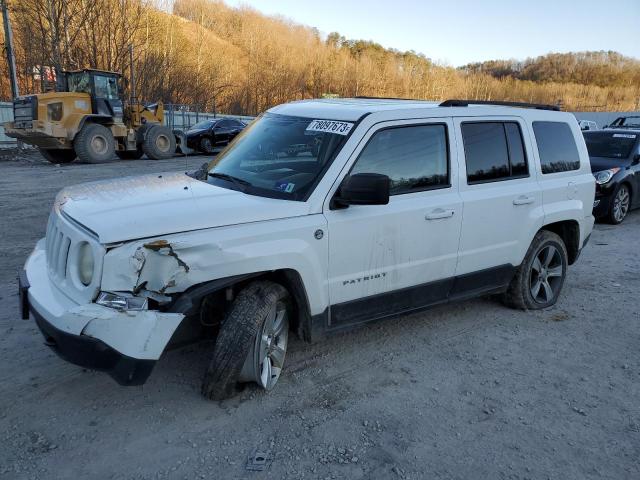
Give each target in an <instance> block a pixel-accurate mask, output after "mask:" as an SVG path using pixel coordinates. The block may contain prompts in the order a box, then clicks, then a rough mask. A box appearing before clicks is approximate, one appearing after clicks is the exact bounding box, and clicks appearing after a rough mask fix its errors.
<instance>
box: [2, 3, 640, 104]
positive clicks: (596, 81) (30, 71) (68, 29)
mask: <svg viewBox="0 0 640 480" xmlns="http://www.w3.org/2000/svg"><path fill="white" fill-rule="evenodd" d="M157 1H158V0H156V2H157ZM10 8H11V11H12V23H13V30H14V36H15V43H16V60H17V66H18V76H19V84H20V91H21V93H32V92H38V91H41V90H42V89H43V88H46V85H45V82H44V81H43V80H42V79H40V78H39V77H38V75H35V76H34V72H36V73H38V72H39V71H40V67H41V66H51V67H57V68H59V69H77V68H82V67H93V68H102V69H109V70H115V71H122V72H125V73H126V74H127V75H128V69H129V61H128V52H127V48H128V45H129V44H133V45H134V52H135V66H136V72H137V77H138V82H137V83H138V93H139V94H140V96H141V97H142V98H143V99H144V100H146V101H154V100H156V99H161V100H164V101H165V102H173V103H188V104H197V105H200V108H202V109H207V110H212V109H213V108H216V109H217V110H218V111H224V112H229V113H244V114H255V113H258V112H261V111H263V110H265V109H266V108H268V107H270V106H272V105H275V104H278V103H282V102H286V101H290V100H294V99H301V98H311V97H320V96H323V95H338V96H343V97H348V96H356V95H368V96H388V97H406V98H421V99H429V100H441V99H445V98H475V99H483V100H487V99H490V100H515V101H528V102H540V103H556V102H558V101H559V100H560V101H562V103H563V106H564V108H566V109H569V110H634V109H639V108H640V62H639V61H638V60H635V59H631V58H626V57H624V56H622V55H620V54H618V53H615V52H581V53H568V54H549V55H546V56H543V57H539V58H536V59H527V60H524V61H512V60H508V61H504V60H496V61H491V62H484V63H478V64H471V65H467V66H466V67H463V68H460V69H455V68H451V67H446V66H442V65H437V64H434V63H433V62H432V61H431V60H430V59H429V58H428V57H426V56H425V55H423V54H418V53H415V52H412V51H411V52H400V51H396V50H392V49H385V48H383V47H382V46H380V45H378V44H376V43H374V42H371V41H362V40H348V39H345V38H344V37H342V36H341V35H340V34H338V33H331V34H329V35H327V36H326V38H325V37H323V36H321V35H320V33H319V32H318V31H317V30H315V29H313V28H310V27H306V26H302V25H298V24H295V23H292V22H291V21H289V20H286V19H284V18H279V17H268V16H265V15H263V14H261V13H259V12H257V11H255V10H252V9H250V8H246V7H241V8H238V9H236V8H231V7H229V6H227V5H226V4H224V3H223V2H222V1H214V0H175V2H173V15H171V14H168V13H166V12H163V11H161V10H158V9H157V8H156V4H155V3H153V2H152V0H96V1H87V0H12V1H10ZM436 48H437V46H434V52H433V54H434V56H437V51H435V49H436ZM0 64H1V66H2V67H1V69H0V96H1V97H2V98H3V99H8V98H9V97H10V94H9V85H8V80H7V74H6V70H7V69H6V62H5V61H2V62H1V63H0Z"/></svg>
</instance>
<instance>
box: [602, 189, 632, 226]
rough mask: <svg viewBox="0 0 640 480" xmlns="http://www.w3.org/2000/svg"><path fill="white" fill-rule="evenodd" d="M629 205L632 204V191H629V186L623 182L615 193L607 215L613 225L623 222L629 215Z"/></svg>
mask: <svg viewBox="0 0 640 480" xmlns="http://www.w3.org/2000/svg"><path fill="white" fill-rule="evenodd" d="M629 205H631V192H630V191H629V187H627V185H626V184H624V183H623V184H621V185H620V186H619V187H618V189H617V190H616V193H614V195H613V200H612V202H611V207H610V208H609V214H608V215H607V220H609V223H612V224H613V225H618V224H620V223H622V221H623V220H624V219H625V218H626V217H627V213H629Z"/></svg>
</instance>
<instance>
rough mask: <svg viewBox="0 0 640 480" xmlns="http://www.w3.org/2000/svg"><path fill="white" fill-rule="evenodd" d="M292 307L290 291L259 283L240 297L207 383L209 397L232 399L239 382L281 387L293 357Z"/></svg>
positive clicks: (224, 325)
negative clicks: (290, 341) (287, 358)
mask: <svg viewBox="0 0 640 480" xmlns="http://www.w3.org/2000/svg"><path fill="white" fill-rule="evenodd" d="M290 305H291V302H290V297H289V293H288V292H287V290H286V289H285V288H284V287H283V286H281V285H279V284H277V283H273V282H269V281H257V282H254V283H252V284H250V285H249V286H247V287H246V288H245V289H244V290H242V291H241V292H240V293H239V294H238V296H237V297H236V299H235V301H234V303H233V305H232V306H231V309H230V310H229V312H228V313H227V315H226V318H225V320H224V322H223V323H222V326H221V327H220V332H219V334H218V337H217V339H216V345H215V347H214V350H213V357H212V359H211V363H210V365H209V368H208V369H207V372H206V374H205V376H204V380H203V382H202V394H203V395H204V396H205V397H207V398H210V399H212V400H223V399H225V398H229V397H231V396H232V395H233V394H234V393H235V388H236V385H237V384H238V383H239V382H255V383H257V384H258V385H260V386H261V387H262V388H264V389H265V390H271V389H273V387H275V385H276V383H277V382H278V379H279V378H280V373H281V372H282V367H283V366H284V359H285V355H286V353H287V344H288V338H289V335H288V334H289V316H290V314H291V306H290Z"/></svg>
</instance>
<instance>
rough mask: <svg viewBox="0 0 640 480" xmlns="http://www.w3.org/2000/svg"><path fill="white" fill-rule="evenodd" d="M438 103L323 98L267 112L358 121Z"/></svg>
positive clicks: (383, 99) (298, 102)
mask: <svg viewBox="0 0 640 480" xmlns="http://www.w3.org/2000/svg"><path fill="white" fill-rule="evenodd" d="M437 106H438V102H427V101H423V100H397V99H386V98H323V99H314V100H299V101H297V102H291V103H285V104H283V105H277V106H275V107H273V108H271V109H269V110H268V111H269V112H271V113H279V114H282V115H291V116H295V117H309V118H316V117H317V118H330V119H336V120H352V121H354V120H358V119H359V118H360V117H362V116H363V115H366V114H368V113H373V112H383V111H390V110H406V109H414V108H435V107H437Z"/></svg>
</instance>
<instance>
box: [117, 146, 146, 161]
mask: <svg viewBox="0 0 640 480" xmlns="http://www.w3.org/2000/svg"><path fill="white" fill-rule="evenodd" d="M116 155H117V156H118V158H119V159H121V160H140V159H141V158H142V156H143V155H144V152H143V151H142V148H140V146H138V148H137V149H136V150H124V151H123V150H116Z"/></svg>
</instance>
